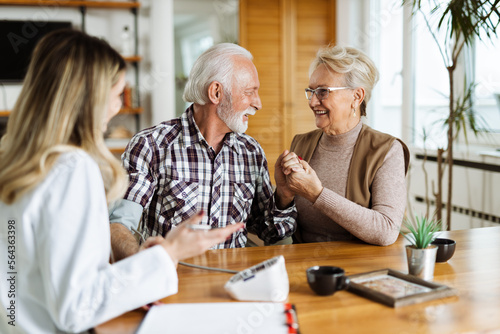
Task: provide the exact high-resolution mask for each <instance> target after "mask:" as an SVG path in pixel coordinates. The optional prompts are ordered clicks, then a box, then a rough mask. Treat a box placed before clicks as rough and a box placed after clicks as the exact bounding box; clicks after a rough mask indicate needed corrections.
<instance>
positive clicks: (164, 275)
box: [0, 150, 178, 333]
mask: <svg viewBox="0 0 500 334" xmlns="http://www.w3.org/2000/svg"><path fill="white" fill-rule="evenodd" d="M109 255H110V231H109V220H108V210H107V206H106V199H105V193H104V186H103V182H102V178H101V173H100V170H99V168H98V166H97V164H96V163H95V161H94V160H93V159H92V158H91V157H90V156H89V155H87V154H86V153H85V152H83V151H81V150H75V151H73V152H70V153H65V154H63V155H62V156H61V157H60V158H59V160H58V162H57V163H56V165H55V166H54V167H53V169H52V170H51V171H50V173H49V174H48V175H47V177H46V178H45V180H44V181H43V182H42V183H40V184H39V185H38V186H37V187H36V188H34V190H32V191H31V192H30V193H28V194H27V195H25V196H23V197H22V198H21V199H19V200H18V201H16V202H15V203H14V204H12V205H6V204H5V203H3V202H1V201H0V277H1V279H0V301H1V304H2V312H1V313H4V312H5V313H6V314H7V316H5V315H4V314H2V316H1V317H0V319H1V320H0V333H64V332H81V331H84V330H87V329H89V328H91V327H94V326H96V325H98V324H100V323H102V322H105V321H107V320H109V319H111V318H114V317H116V316H118V315H120V314H122V313H124V312H127V311H129V310H132V309H135V308H137V307H140V306H142V305H146V304H148V303H150V302H153V301H155V300H158V299H161V298H164V297H166V296H168V295H171V294H175V293H177V286H178V281H177V273H176V269H175V265H174V263H173V262H172V260H171V258H170V257H169V256H168V254H167V252H165V251H164V249H163V248H162V247H161V246H155V247H153V248H150V249H147V250H145V251H142V252H140V253H138V254H136V255H134V256H132V257H129V258H127V259H125V260H122V261H120V262H118V263H116V264H113V265H110V264H109ZM9 256H10V258H9ZM11 283H13V284H11ZM13 325H15V326H13Z"/></svg>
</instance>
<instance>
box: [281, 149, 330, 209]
mask: <svg viewBox="0 0 500 334" xmlns="http://www.w3.org/2000/svg"><path fill="white" fill-rule="evenodd" d="M274 167H275V169H274V178H275V180H276V186H277V190H278V191H280V192H281V193H283V194H285V195H286V196H288V197H294V196H295V195H299V196H302V197H304V198H305V199H307V200H308V201H310V202H311V203H314V202H316V199H317V198H318V197H319V195H320V194H321V192H322V191H323V185H322V184H321V181H320V180H319V178H318V176H317V175H316V172H315V171H314V169H312V168H311V166H310V165H309V164H308V163H307V162H306V161H304V160H302V158H300V157H299V156H298V155H297V154H295V153H294V152H290V151H288V150H285V151H284V152H283V153H282V154H281V155H280V156H279V157H278V160H277V161H276V164H275V166H274Z"/></svg>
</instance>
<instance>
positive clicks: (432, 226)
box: [401, 216, 441, 249]
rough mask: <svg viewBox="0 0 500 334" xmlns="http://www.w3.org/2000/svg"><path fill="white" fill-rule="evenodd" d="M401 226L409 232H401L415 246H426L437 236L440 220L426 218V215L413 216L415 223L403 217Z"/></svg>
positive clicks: (421, 247) (439, 229)
mask: <svg viewBox="0 0 500 334" xmlns="http://www.w3.org/2000/svg"><path fill="white" fill-rule="evenodd" d="M403 226H404V227H406V228H407V229H408V230H409V231H410V233H406V234H405V233H401V234H403V236H404V237H405V238H406V240H408V241H409V242H410V243H411V244H412V245H413V246H415V248H420V249H423V248H427V247H428V246H429V245H430V244H431V242H433V241H434V239H436V237H437V233H438V232H439V231H441V221H440V220H434V219H428V218H427V217H418V216H416V217H415V223H414V224H413V223H412V222H411V221H410V220H408V219H405V220H404V222H403Z"/></svg>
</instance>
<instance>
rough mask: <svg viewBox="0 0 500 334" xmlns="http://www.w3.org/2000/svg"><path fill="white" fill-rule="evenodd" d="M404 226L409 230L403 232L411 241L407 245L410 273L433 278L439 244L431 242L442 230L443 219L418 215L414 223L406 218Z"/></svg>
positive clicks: (426, 278) (427, 278)
mask: <svg viewBox="0 0 500 334" xmlns="http://www.w3.org/2000/svg"><path fill="white" fill-rule="evenodd" d="M403 226H404V227H405V228H407V229H408V231H409V232H408V233H403V232H401V234H403V236H404V237H405V238H406V240H408V241H409V242H410V245H407V246H406V256H407V259H408V273H409V274H410V275H415V276H418V277H420V278H422V279H425V280H432V279H433V278H434V265H435V263H436V252H437V246H435V245H432V244H431V243H432V242H433V241H434V239H436V237H437V234H438V232H439V231H441V221H439V220H434V219H429V218H427V217H419V216H416V217H415V222H414V223H412V222H411V221H410V220H408V219H405V220H404V222H403Z"/></svg>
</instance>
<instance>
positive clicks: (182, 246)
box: [161, 212, 245, 265]
mask: <svg viewBox="0 0 500 334" xmlns="http://www.w3.org/2000/svg"><path fill="white" fill-rule="evenodd" d="M202 218H203V213H202V212H200V213H198V214H197V215H196V216H194V217H191V218H190V219H188V220H186V221H184V222H182V223H181V224H179V225H178V226H176V227H174V228H172V229H171V230H170V231H169V232H168V233H167V236H166V238H165V240H164V241H163V242H162V243H161V245H162V246H163V247H164V248H165V250H166V251H167V253H168V254H169V255H170V257H171V258H172V260H173V261H174V263H175V264H176V265H177V262H179V261H181V260H184V259H187V258H190V257H193V256H196V255H200V254H203V253H204V252H205V251H206V250H207V249H209V248H210V247H212V246H213V245H216V244H218V243H220V242H223V241H225V240H226V239H227V238H229V237H230V236H231V234H233V233H235V232H237V231H238V230H240V229H242V228H243V227H244V226H245V225H244V224H243V223H236V224H234V225H230V226H226V227H222V228H215V229H211V230H192V229H190V228H188V225H198V224H199V223H200V222H201V219H202Z"/></svg>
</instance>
